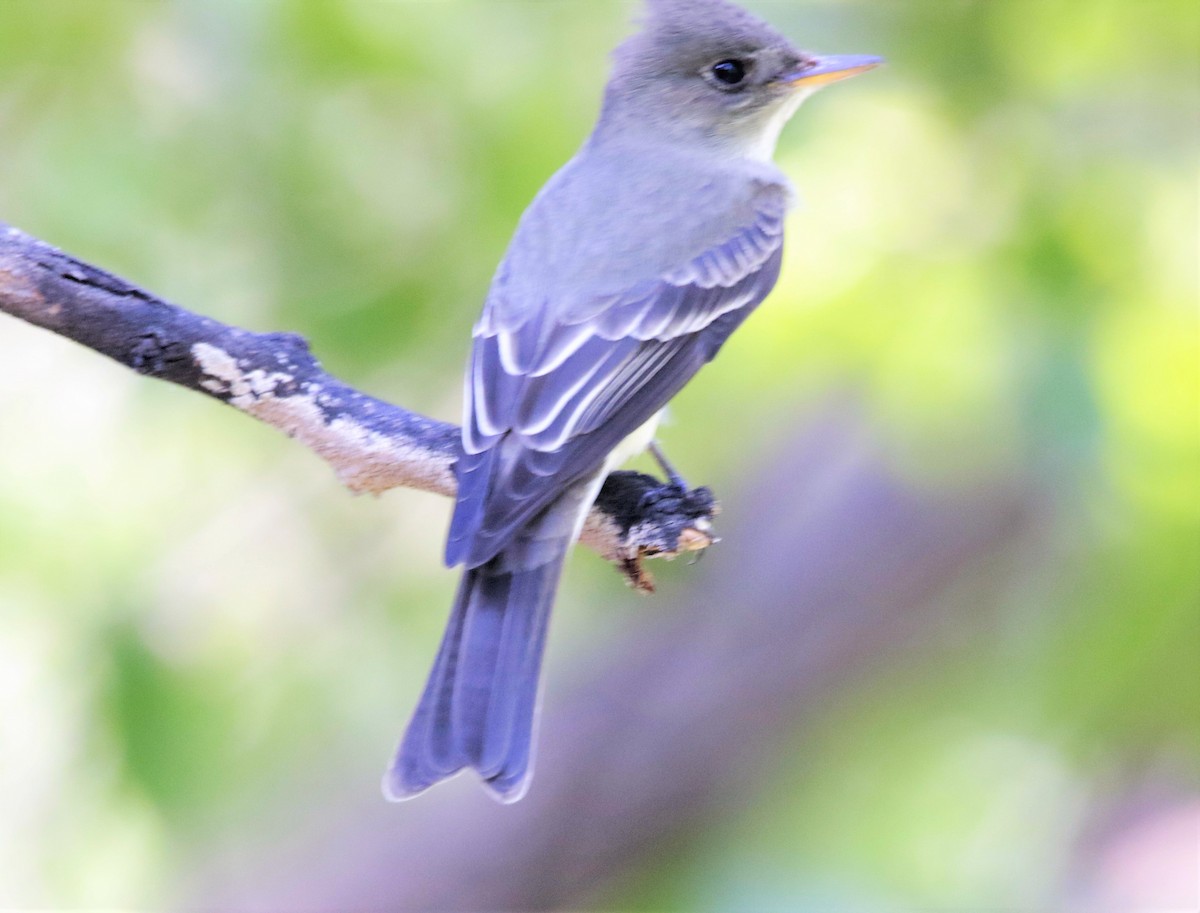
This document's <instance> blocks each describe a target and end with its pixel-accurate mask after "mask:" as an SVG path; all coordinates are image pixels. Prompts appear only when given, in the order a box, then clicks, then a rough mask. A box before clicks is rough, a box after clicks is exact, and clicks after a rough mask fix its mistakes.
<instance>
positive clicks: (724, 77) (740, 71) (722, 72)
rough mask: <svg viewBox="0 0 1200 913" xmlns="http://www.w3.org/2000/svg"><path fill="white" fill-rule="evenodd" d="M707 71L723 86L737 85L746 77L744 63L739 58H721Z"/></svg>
mask: <svg viewBox="0 0 1200 913" xmlns="http://www.w3.org/2000/svg"><path fill="white" fill-rule="evenodd" d="M709 72H710V73H712V76H713V79H715V80H716V81H717V82H719V83H721V85H723V86H739V85H741V84H742V82H743V81H745V79H746V64H745V63H743V62H742V61H740V60H722V61H720V62H719V63H714V64H713V65H712V69H711V70H709Z"/></svg>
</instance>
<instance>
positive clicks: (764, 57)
mask: <svg viewBox="0 0 1200 913" xmlns="http://www.w3.org/2000/svg"><path fill="white" fill-rule="evenodd" d="M642 26H643V27H642V30H641V31H640V32H639V33H638V34H636V35H634V36H633V37H632V38H630V39H629V40H628V41H626V42H625V43H624V44H623V45H621V47H619V48H618V49H617V51H616V54H615V65H614V68H613V73H612V78H611V79H610V81H609V85H608V89H607V92H606V99H605V111H604V115H603V117H602V120H601V128H602V129H607V130H610V131H613V132H614V133H616V134H618V135H624V136H630V135H646V136H653V137H656V138H657V139H659V140H664V141H668V142H669V141H672V140H676V141H680V142H685V143H690V144H693V145H695V144H697V143H699V144H701V145H704V146H706V147H709V148H715V149H719V150H721V151H723V152H727V153H729V154H733V155H738V156H745V157H751V158H762V159H768V158H770V157H771V155H772V154H773V153H774V149H775V143H776V141H777V140H778V138H779V133H780V131H781V130H782V129H783V125H784V124H785V123H786V122H787V120H788V118H789V117H790V116H791V115H792V114H793V113H794V112H795V110H796V108H797V107H798V106H799V104H800V102H802V101H803V100H804V99H805V98H807V97H808V96H809V95H811V94H812V92H813V91H815V90H816V89H818V88H820V87H821V86H824V85H828V84H829V83H831V82H836V81H837V80H840V79H845V78H846V77H848V76H854V75H855V74H857V73H861V72H863V71H865V70H869V69H871V68H872V67H875V66H878V65H879V64H880V63H881V62H882V61H881V60H880V58H878V57H866V56H846V57H818V56H815V55H813V54H808V53H806V52H804V51H800V50H797V49H796V48H795V47H794V46H793V45H792V44H791V42H789V41H788V40H787V39H786V38H784V37H783V36H782V35H781V34H779V32H777V31H776V30H775V29H773V28H772V27H771V26H769V25H768V24H767V23H765V22H763V21H762V20H760V19H758V18H756V17H754V16H752V15H751V14H750V13H748V12H746V11H745V10H743V9H741V8H740V7H738V6H735V5H734V4H733V3H730V2H727V0H647V2H646V14H645V16H644V18H643V22H642Z"/></svg>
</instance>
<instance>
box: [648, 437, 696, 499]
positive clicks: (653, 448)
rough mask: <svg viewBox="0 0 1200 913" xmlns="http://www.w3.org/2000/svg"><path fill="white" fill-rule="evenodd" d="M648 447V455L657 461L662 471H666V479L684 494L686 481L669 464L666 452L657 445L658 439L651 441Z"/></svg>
mask: <svg viewBox="0 0 1200 913" xmlns="http://www.w3.org/2000/svg"><path fill="white" fill-rule="evenodd" d="M648 449H649V451H650V455H651V456H652V457H654V461H655V462H656V463H658V465H659V467H661V469H662V471H663V472H664V473H666V476H667V481H668V482H670V483H671V485H672V486H673V487H674V488H678V489H679V491H680V493H681V494H686V493H687V490H688V486H687V482H685V481H684V480H683V476H681V475H680V474H679V473H678V472H676V471H675V467H674V466H672V465H671V463H670V461H669V460H668V459H667V457H666V454H664V453H663V452H662V448H661V447H660V446H658V441H651V442H650V446H649V448H648Z"/></svg>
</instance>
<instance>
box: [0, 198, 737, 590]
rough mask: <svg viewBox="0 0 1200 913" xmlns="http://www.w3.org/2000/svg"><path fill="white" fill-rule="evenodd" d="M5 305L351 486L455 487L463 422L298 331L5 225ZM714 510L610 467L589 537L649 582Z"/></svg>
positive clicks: (697, 498) (706, 535)
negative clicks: (398, 393)
mask: <svg viewBox="0 0 1200 913" xmlns="http://www.w3.org/2000/svg"><path fill="white" fill-rule="evenodd" d="M0 311H3V312H6V313H8V314H11V315H13V316H14V317H19V318H21V319H22V320H25V321H27V322H29V323H32V324H34V325H35V326H39V327H42V328H44V329H47V330H50V331H51V332H53V333H57V334H58V335H60V336H65V337H67V338H68V339H73V340H74V341H75V342H78V343H80V344H82V345H85V346H87V347H88V348H90V349H93V350H95V351H96V352H99V353H100V354H102V355H107V356H108V357H109V358H112V359H114V360H115V361H118V362H120V363H121V364H123V365H125V367H127V368H131V369H132V370H134V371H136V372H138V373H139V374H142V375H144V376H146V377H153V378H157V379H158V380H165V381H170V382H171V383H174V384H178V385H179V386H182V387H186V388H187V389H189V390H195V391H196V392H198V393H203V394H205V395H207V396H210V397H213V398H214V399H217V400H220V401H221V402H223V403H225V404H227V405H230V406H233V407H234V408H235V409H238V410H240V411H242V412H244V413H246V414H247V415H250V416H253V417H254V418H256V419H258V420H259V421H262V422H265V423H266V424H268V425H271V426H272V427H274V428H277V429H279V430H280V431H282V432H283V433H284V434H286V435H288V437H291V438H295V439H296V440H297V441H299V442H300V443H301V444H303V445H304V446H305V447H307V448H309V449H310V450H312V451H313V452H314V453H316V454H317V456H319V457H321V459H323V460H325V462H327V463H328V464H329V465H330V466H331V467H332V468H333V470H334V472H335V473H336V474H337V477H338V479H339V480H340V481H341V482H342V483H343V484H344V485H345V486H346V487H347V488H349V489H350V490H351V491H353V492H356V493H372V494H379V493H381V492H384V491H387V490H388V489H392V488H416V489H420V490H421V491H429V492H433V493H435V494H440V495H447V496H451V497H452V496H453V495H454V493H455V490H456V485H455V479H454V472H453V467H454V461H455V460H456V459H457V456H458V447H459V429H458V428H457V427H456V426H454V425H450V424H447V423H445V422H439V421H436V420H434V419H431V418H427V417H425V416H423V415H418V414H417V413H415V412H409V411H408V410H407V409H402V408H400V407H399V406H394V405H392V404H391V403H386V402H384V401H382V400H379V399H375V398H374V397H371V396H367V395H366V394H365V393H361V392H359V391H358V390H356V389H355V388H353V387H351V386H350V385H348V384H346V383H345V382H343V381H341V380H339V379H338V378H336V377H333V376H332V375H330V374H328V373H326V372H325V371H324V369H322V367H321V364H320V362H318V361H317V360H316V358H314V357H313V355H312V353H311V352H310V351H309V346H308V342H307V341H306V340H305V339H304V338H302V337H300V336H297V335H295V334H292V333H253V332H250V331H249V330H243V329H239V328H238V327H233V326H228V325H226V324H223V323H220V322H219V321H216V320H213V319H211V318H208V317H204V316H202V315H200V314H194V313H192V312H191V311H187V310H184V309H183V308H180V307H176V306H175V305H172V304H168V303H167V302H166V301H163V300H162V299H161V298H158V297H157V296H155V295H152V294H151V293H149V292H147V291H144V290H143V289H140V288H138V287H137V286H135V285H132V284H130V283H128V282H126V281H125V280H123V279H120V278H118V277H117V276H114V275H112V274H111V273H107V272H105V271H104V270H101V269H98V268H96V267H94V266H91V265H90V264H88V263H84V262H83V261H81V260H78V259H76V258H75V257H72V256H71V255H69V254H66V253H64V252H62V251H60V250H58V249H57V248H54V247H51V246H50V245H49V244H46V243H45V242H43V241H39V240H38V239H36V238H33V237H31V236H29V235H27V234H25V233H24V232H21V231H19V230H18V229H16V228H12V227H10V226H8V225H6V224H5V223H3V222H0ZM716 510H717V507H716V502H715V501H714V500H713V497H712V494H711V493H710V492H709V491H708V490H707V489H703V488H702V489H697V490H695V491H691V492H683V491H680V490H679V489H677V488H673V487H672V486H670V485H664V484H663V483H661V482H659V481H658V480H657V479H654V478H652V477H650V476H647V475H643V474H641V473H634V472H618V473H613V474H612V475H611V476H609V478H608V480H607V481H606V482H605V485H604V488H603V490H602V491H601V493H600V497H599V498H598V499H597V501H596V505H595V507H593V509H592V512H591V514H590V515H589V517H588V520H587V524H586V525H585V527H584V531H583V536H582V541H583V542H584V543H585V544H586V545H588V546H589V547H591V548H593V549H595V550H596V551H597V552H599V553H600V554H601V555H602V556H603V557H604V558H606V559H607V560H609V561H613V562H615V563H617V564H618V565H619V566H620V568H621V570H622V571H623V573H625V575H626V577H627V578H628V580H629V581H630V583H631V584H633V585H634V586H635V587H637V588H639V589H642V590H647V591H649V590H652V589H653V581H652V580H651V578H650V576H649V575H648V574H647V573H646V571H645V570H644V568H643V567H642V560H643V559H644V558H647V557H655V556H666V557H673V556H675V555H678V554H679V553H681V552H686V551H697V550H700V549H703V548H707V547H708V546H710V545H712V544H713V542H714V541H715V539H714V538H713V536H712V533H711V530H712V525H711V521H712V518H713V516H714V515H715V513H716Z"/></svg>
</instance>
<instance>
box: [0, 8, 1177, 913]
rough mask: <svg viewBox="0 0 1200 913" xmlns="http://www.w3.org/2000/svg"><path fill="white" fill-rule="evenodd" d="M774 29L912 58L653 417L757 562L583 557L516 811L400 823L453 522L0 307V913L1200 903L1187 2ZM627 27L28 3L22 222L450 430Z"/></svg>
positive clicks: (847, 101)
mask: <svg viewBox="0 0 1200 913" xmlns="http://www.w3.org/2000/svg"><path fill="white" fill-rule="evenodd" d="M752 6H753V8H754V9H755V10H756V11H758V12H760V13H762V14H764V15H765V16H767V17H768V18H770V19H771V20H772V21H774V22H775V23H777V24H778V25H779V26H780V27H781V28H783V29H784V30H785V31H787V32H788V33H789V34H790V35H792V36H794V37H795V38H796V39H797V41H798V42H799V43H801V44H802V45H804V46H807V47H811V48H813V49H816V50H824V51H829V52H834V51H836V52H865V53H879V54H883V55H885V56H886V57H887V58H888V61H889V66H888V68H886V69H884V70H881V71H877V72H875V73H872V74H869V75H868V76H865V77H862V78H860V79H856V80H854V81H852V82H849V83H846V84H842V85H838V86H836V87H834V88H832V89H830V90H828V91H826V92H824V93H822V94H821V95H819V96H817V97H816V98H815V99H813V100H811V101H810V102H809V103H808V105H807V106H806V108H805V109H804V110H803V111H802V112H801V114H800V115H799V116H798V117H797V119H796V121H795V123H794V124H793V125H792V126H791V127H790V128H789V129H788V131H787V132H786V134H785V136H784V139H783V143H782V147H781V151H780V161H781V163H782V166H783V167H784V168H785V170H786V171H787V172H788V173H789V174H790V175H791V176H793V178H794V179H795V181H796V183H797V184H798V186H799V188H800V191H801V196H802V197H803V200H804V205H803V207H802V208H801V209H800V210H798V211H797V212H796V213H795V214H794V216H793V217H792V220H791V223H790V236H789V237H790V239H791V240H790V247H789V253H788V259H787V263H786V266H785V270H784V276H783V280H782V283H781V286H780V288H779V290H778V291H777V293H776V294H775V296H774V297H773V299H772V300H771V301H770V303H769V305H768V306H767V307H765V308H764V309H763V310H761V311H760V312H759V313H758V314H757V315H756V316H755V317H754V319H753V320H752V321H750V323H749V324H747V326H746V327H745V328H744V329H743V330H742V331H741V332H740V333H739V334H738V336H737V337H736V338H735V339H734V340H733V341H732V342H731V344H730V345H729V346H728V347H727V349H726V350H725V351H724V352H723V353H722V355H721V357H720V358H719V359H718V361H717V362H716V363H715V365H714V366H712V367H711V368H710V369H708V370H707V372H706V373H705V374H703V375H702V376H701V377H700V378H699V379H698V380H697V381H696V382H695V383H693V385H692V386H690V387H689V388H688V390H687V391H686V392H685V393H684V394H683V395H682V396H680V397H679V399H678V400H677V403H676V405H675V407H674V409H673V421H672V423H671V424H670V425H669V426H668V427H667V428H666V429H665V431H664V434H663V440H664V443H665V445H666V446H667V447H668V450H669V452H671V453H672V454H674V456H675V459H676V460H677V461H678V463H679V464H680V466H681V468H682V469H683V470H684V472H685V474H687V475H688V476H689V478H690V479H691V480H692V481H694V482H703V483H705V484H709V485H712V486H713V487H714V488H715V489H716V490H717V491H718V493H719V494H720V495H721V496H722V499H723V501H724V504H725V512H724V514H723V516H722V518H721V529H720V532H721V534H722V535H723V536H724V538H725V541H724V542H723V543H722V544H721V545H720V546H719V547H718V548H716V549H715V550H713V551H712V553H711V554H710V555H708V556H707V557H706V559H705V560H704V561H703V562H701V563H700V564H699V565H697V566H689V565H688V564H687V563H685V562H676V563H674V564H671V565H664V566H662V567H659V568H656V572H657V574H658V577H659V583H660V592H659V595H658V596H657V597H655V598H653V599H645V598H642V597H639V596H637V595H635V594H633V593H632V592H629V591H628V590H626V589H625V587H624V586H623V585H622V583H621V582H620V580H619V579H618V577H617V575H615V574H614V573H613V572H612V571H611V569H610V568H608V567H606V566H604V565H603V564H602V563H601V562H600V561H598V560H597V559H596V557H595V556H594V555H593V554H591V553H589V552H580V553H579V554H577V555H576V556H575V557H574V559H573V560H572V563H571V566H570V568H569V572H568V574H567V579H566V581H565V584H564V587H563V591H562V593H561V596H560V599H559V607H558V612H557V616H556V626H555V630H554V635H553V637H552V642H551V648H550V658H549V672H548V696H547V702H546V714H545V717H544V720H543V727H542V729H543V731H542V735H543V744H544V751H543V753H542V757H541V761H540V764H539V770H538V775H537V777H536V778H535V781H534V787H533V791H532V792H531V794H530V796H529V798H528V799H527V800H526V802H525V803H522V804H521V805H518V806H516V807H513V808H500V807H498V806H495V805H494V804H493V803H491V802H490V801H489V800H488V799H487V798H485V797H484V796H483V794H482V793H481V791H479V790H478V789H477V787H476V786H475V784H473V783H471V782H469V781H468V780H467V779H466V778H461V779H459V780H456V781H454V782H452V783H451V784H448V785H446V786H443V787H441V788H439V789H438V790H435V791H434V792H432V793H430V794H429V795H427V796H426V797H423V798H422V799H421V800H419V801H418V802H414V803H408V804H405V805H401V806H388V805H385V804H384V803H383V801H382V799H381V798H380V793H379V785H378V784H379V780H380V776H381V774H382V772H383V769H384V767H385V764H386V762H387V761H388V759H389V756H390V753H391V751H392V750H393V747H394V744H395V741H396V739H397V738H398V736H399V733H400V731H401V729H402V727H403V725H404V723H405V722H406V719H407V715H408V713H409V711H410V710H411V708H412V706H413V705H414V702H415V700H416V698H417V695H418V693H419V689H420V686H421V683H422V681H423V679H424V676H425V673H426V670H427V667H428V664H429V662H430V661H431V658H432V656H433V652H434V649H435V646H436V643H437V640H438V637H439V635H440V628H441V624H442V622H443V620H444V617H445V613H446V610H447V607H448V604H449V600H450V597H451V593H452V589H453V586H454V575H453V574H452V573H450V572H448V571H446V570H444V569H443V568H442V567H441V564H440V560H439V559H440V552H441V539H442V536H443V534H444V529H445V525H446V521H447V516H448V508H449V504H448V502H445V501H443V500H440V499H438V498H435V497H432V496H428V495H423V494H419V493H415V492H407V491H399V492H393V493H391V494H389V495H387V496H386V497H383V498H381V499H377V500H371V499H354V498H351V497H350V496H349V495H347V494H346V493H345V492H344V491H343V490H341V489H340V488H339V487H338V486H337V484H336V483H335V480H334V479H333V477H332V474H331V473H330V472H329V471H328V469H327V468H326V467H325V466H324V465H322V464H321V463H320V462H319V461H318V460H317V459H316V458H315V457H313V456H311V455H310V454H308V453H306V452H303V451H302V450H300V449H299V448H298V447H297V446H296V445H294V444H292V443H291V442H289V441H287V440H285V439H283V438H281V437H280V436H278V435H276V434H275V433H274V432H272V431H270V430H269V429H266V428H264V427H261V426H258V425H256V424H255V423H254V422H252V421H250V420H248V419H246V418H245V417H243V416H241V415H238V414H236V413H234V412H233V411H232V410H225V409H222V408H220V407H218V406H216V405H214V404H213V403H212V402H210V401H207V400H204V399H203V398H201V397H198V396H196V395H194V394H192V393H189V392H186V391H183V390H179V389H175V388H171V387H167V386H163V385H156V384H153V383H150V382H148V381H144V380H142V379H139V378H137V377H135V376H133V375H132V374H130V373H128V372H125V371H123V370H122V369H120V368H118V367H116V366H114V365H112V364H110V363H107V362H105V361H104V360H103V359H102V358H100V357H98V356H96V355H94V354H93V353H89V352H87V351H85V350H83V349H81V348H78V347H76V346H74V345H73V344H71V343H68V342H66V341H63V340H61V339H58V338H55V337H53V336H51V335H49V334H47V333H45V332H43V331H40V330H35V329H33V328H31V327H29V326H26V325H24V324H21V323H19V322H18V321H16V320H14V319H11V318H7V317H3V316H0V907H6V908H7V907H13V908H16V907H35V906H36V907H51V908H63V909H72V908H110V909H111V908H133V909H163V908H168V909H170V908H187V909H202V908H203V909H222V910H229V911H234V910H242V909H246V910H249V909H263V910H267V909H271V910H293V909H294V910H300V909H320V910H346V909H367V908H370V909H395V910H408V909H477V910H479V909H489V908H494V909H501V908H503V909H550V908H560V909H629V910H696V911H722V913H724V911H751V910H784V909H787V910H801V911H810V910H811V911H843V910H862V911H885V910H908V909H914V908H921V909H945V910H981V909H984V908H986V909H990V910H998V909H1039V910H1051V909H1053V910H1079V911H1092V910H1100V909H1105V910H1135V909H1136V910H1195V909H1196V908H1197V905H1198V904H1200V887H1198V874H1197V865H1198V858H1200V673H1198V670H1200V401H1198V395H1200V369H1198V361H1200V332H1198V325H1197V302H1198V294H1200V293H1198V287H1197V286H1198V267H1197V245H1198V243H1200V230H1198V225H1197V199H1198V177H1200V174H1198V164H1197V163H1198V161H1200V159H1198V153H1200V120H1198V111H1200V7H1197V6H1196V5H1195V4H1194V3H1190V2H1187V0H1179V2H1175V0H1144V2H1137V3H1133V2H1129V0H1097V2H1091V3H1086V4H1085V3H1070V2H1061V3H1042V2H1014V0H987V2H985V0H976V2H970V0H950V2H946V0H886V2H885V0H876V2H822V3H815V2H814V3H808V2H795V3H785V2H756V3H753V4H752ZM633 11H634V6H633V5H632V4H628V3H618V2H582V0H536V2H533V0H453V2H451V0H447V2H407V0H347V2H336V3H335V2H305V0H221V2H214V0H175V2H166V0H161V2H155V0H136V2H133V0H88V2H82V0H2V2H0V219H3V220H5V221H8V222H10V223H12V224H15V225H17V226H19V227H21V228H23V229H25V230H26V231H28V232H30V233H32V234H35V235H37V236H39V237H41V238H44V239H46V240H48V241H50V242H51V243H53V244H56V245H58V246H60V247H63V248H65V249H67V250H69V251H71V252H72V253H74V254H76V255H78V256H80V257H82V258H84V259H87V260H89V261H91V262H94V263H96V264H98V265H100V266H103V267H105V268H107V269H109V270H111V271H113V272H116V273H118V274H119V275H121V276H123V277H125V278H127V279H130V280H132V281H135V282H137V283H140V284H142V285H143V286H145V287H147V288H149V289H152V290H154V291H155V292H157V293H159V294H162V295H164V296H165V297H167V298H169V299H171V300H173V301H175V302H177V303H180V304H183V305H185V306H187V307H190V308H193V309H195V310H198V311H201V312H203V313H206V314H209V315H212V316H214V317H217V318H219V319H222V320H225V321H227V322H231V323H235V324H238V325H242V326H246V327H250V328H253V329H258V330H291V331H296V332H300V333H303V334H304V335H306V336H307V337H308V338H309V339H310V340H311V342H312V344H313V346H314V348H315V350H316V352H317V353H318V355H319V356H320V357H321V358H322V360H323V361H324V363H325V365H326V367H327V368H329V369H330V370H331V371H333V372H334V373H336V374H338V375H339V376H341V377H343V378H345V379H347V380H349V381H351V382H353V383H355V384H357V385H358V386H360V387H361V388H363V389H365V390H367V391H368V392H371V393H373V394H375V395H378V396H381V397H384V398H387V399H390V400H392V401H395V402H398V403H402V404H404V405H406V406H408V407H411V408H413V409H416V410H418V411H421V412H424V413H426V414H429V415H433V416H436V417H439V418H442V419H446V420H454V419H455V418H456V416H457V415H458V412H459V393H458V390H459V375H460V371H461V365H462V363H463V360H464V358H465V354H466V350H467V339H468V332H469V327H470V325H471V322H472V321H473V320H474V318H475V316H476V313H477V310H478V307H479V304H480V302H481V300H482V297H483V295H484V292H485V290H486V287H487V283H488V280H489V278H490V275H491V271H492V270H493V269H494V266H495V264H496V262H497V261H498V259H499V258H500V256H501V254H502V252H503V249H504V246H505V243H506V241H507V238H508V236H509V234H510V232H511V230H512V228H513V225H514V223H515V221H516V219H517V218H518V216H519V214H520V212H521V210H522V209H523V208H524V206H525V205H526V203H527V202H528V200H529V199H530V198H531V196H532V195H533V193H534V192H535V191H536V190H537V188H538V187H539V186H540V185H541V184H542V183H543V182H544V181H545V180H546V178H547V177H548V176H549V175H550V174H551V173H552V172H553V171H554V169H555V168H556V167H558V165H560V164H561V163H562V162H563V161H565V159H566V158H567V157H569V156H570V155H571V154H572V152H573V151H574V149H575V148H576V147H577V145H578V144H579V142H580V141H581V140H582V138H583V137H584V136H585V135H586V133H587V131H588V129H589V127H590V124H591V122H592V120H593V118H594V116H595V114H596V111H597V106H598V100H599V91H600V87H601V85H602V83H603V80H604V78H605V74H606V70H607V61H606V57H605V55H606V53H607V51H608V50H609V49H610V48H611V47H612V46H613V45H614V44H615V43H616V42H617V41H618V40H620V38H621V37H622V36H623V35H624V34H626V33H627V30H628V22H629V18H630V15H631V14H632V12H633ZM643 465H644V464H643Z"/></svg>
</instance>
